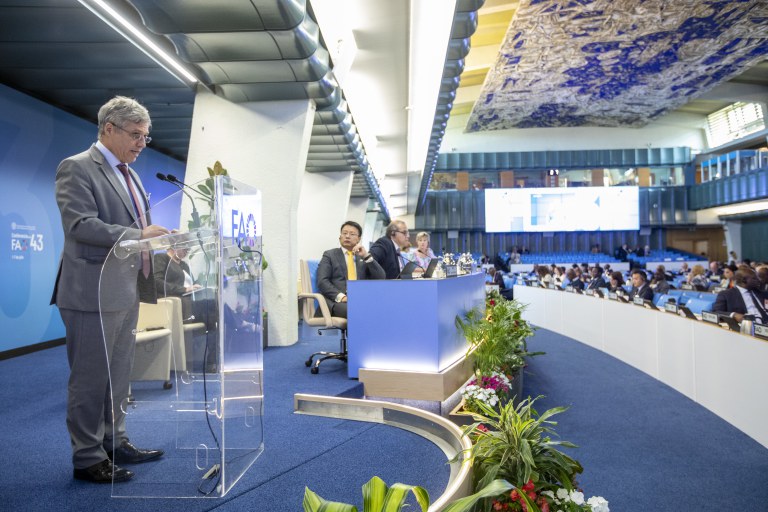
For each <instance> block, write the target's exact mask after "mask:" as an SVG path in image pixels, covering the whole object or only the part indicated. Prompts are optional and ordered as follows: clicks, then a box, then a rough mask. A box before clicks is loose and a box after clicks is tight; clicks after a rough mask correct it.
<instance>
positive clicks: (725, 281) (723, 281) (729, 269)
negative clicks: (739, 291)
mask: <svg viewBox="0 0 768 512" xmlns="http://www.w3.org/2000/svg"><path fill="white" fill-rule="evenodd" d="M736 270H738V268H737V267H736V265H734V264H732V263H729V264H728V265H725V266H724V267H723V276H722V277H721V278H720V286H721V287H723V288H733V275H734V274H735V273H736Z"/></svg>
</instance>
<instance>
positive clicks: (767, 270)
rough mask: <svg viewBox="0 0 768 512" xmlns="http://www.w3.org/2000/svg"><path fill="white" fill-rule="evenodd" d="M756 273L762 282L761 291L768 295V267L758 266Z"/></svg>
mask: <svg viewBox="0 0 768 512" xmlns="http://www.w3.org/2000/svg"><path fill="white" fill-rule="evenodd" d="M756 273H757V278H758V279H759V280H760V291H761V292H763V293H764V294H768V265H764V264H763V265H758V266H757V271H756Z"/></svg>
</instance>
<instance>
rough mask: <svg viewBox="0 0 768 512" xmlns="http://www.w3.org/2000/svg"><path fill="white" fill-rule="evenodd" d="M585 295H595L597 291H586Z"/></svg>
mask: <svg viewBox="0 0 768 512" xmlns="http://www.w3.org/2000/svg"><path fill="white" fill-rule="evenodd" d="M584 293H586V294H587V295H594V294H595V290H586V291H585V292H584Z"/></svg>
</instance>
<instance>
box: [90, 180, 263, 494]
mask: <svg viewBox="0 0 768 512" xmlns="http://www.w3.org/2000/svg"><path fill="white" fill-rule="evenodd" d="M178 186H179V189H180V190H179V191H178V192H176V193H174V194H172V195H171V196H169V197H168V198H166V199H164V200H163V201H161V202H159V203H158V204H156V205H153V206H152V207H151V209H150V213H149V215H150V219H149V220H150V221H151V222H152V223H154V224H159V225H163V226H166V227H168V228H169V229H170V228H172V229H173V230H174V231H173V233H172V234H170V235H166V236H161V237H157V238H152V239H146V240H131V239H123V240H120V241H119V242H118V243H117V244H116V245H115V246H114V247H113V250H112V251H111V252H110V255H109V257H108V258H107V261H106V262H105V263H104V267H103V269H102V273H101V282H100V287H99V299H100V307H101V310H102V324H103V325H105V329H104V331H105V333H106V334H105V338H107V337H108V336H109V331H108V329H107V328H106V324H105V321H106V320H105V314H106V313H104V312H106V311H110V310H114V303H115V301H116V300H117V301H118V302H119V298H117V299H116V297H119V293H116V290H120V289H121V288H120V287H121V286H128V285H131V284H132V285H135V284H136V276H137V274H138V273H139V272H141V270H140V269H142V265H144V263H143V262H144V261H147V257H150V258H152V261H153V262H154V272H153V275H154V280H155V288H156V291H157V297H158V304H156V305H155V304H143V303H142V304H141V308H140V312H139V322H138V326H137V329H136V344H135V351H136V356H135V361H136V364H135V365H134V369H133V374H132V376H131V381H130V394H129V395H128V396H127V397H120V396H114V395H113V404H114V406H113V411H115V414H114V415H113V416H114V417H115V421H116V422H117V421H122V419H121V418H122V417H124V421H125V427H126V428H125V431H126V435H127V436H128V437H129V438H130V440H131V442H132V443H133V444H135V445H136V446H139V447H141V448H159V449H163V450H164V451H165V454H164V455H163V456H162V457H161V458H159V459H157V460H155V461H152V462H146V463H143V464H137V465H135V466H134V465H132V464H126V463H124V462H123V463H121V461H120V460H119V459H118V460H116V461H115V463H116V464H117V465H119V466H121V467H125V468H127V469H130V470H131V471H134V473H135V476H134V477H133V478H132V479H131V480H129V481H127V482H114V483H113V486H112V495H113V496H124V497H220V496H224V495H225V494H227V492H229V490H230V489H232V486H233V485H235V483H237V481H238V480H239V479H240V478H241V477H242V476H243V474H244V473H245V471H246V470H247V469H248V468H249V467H250V466H251V464H253V463H254V461H255V460H256V458H257V457H258V456H259V455H260V454H261V452H262V451H263V450H264V442H263V439H264V437H263V420H262V412H263V385H262V372H263V352H262V302H261V301H262V289H261V286H262V266H261V263H262V254H261V240H262V224H261V192H260V191H259V190H256V189H254V188H252V187H250V186H248V185H245V184H243V183H239V182H236V181H234V180H231V179H229V178H228V177H226V176H216V177H213V178H209V179H208V180H205V181H203V182H200V183H197V184H194V185H190V186H186V185H184V186H182V185H181V184H179V185H178ZM134 227H136V226H134ZM130 233H133V234H134V235H135V233H136V232H135V231H131V230H129V231H127V232H126V236H127V235H128V234H130ZM162 329H166V330H162ZM161 330H162V331H161ZM161 333H169V334H167V335H162V336H161V335H160V334H161ZM106 342H107V340H106V339H105V343H106ZM168 345H170V347H171V350H170V351H168V350H167V346H168ZM162 347H166V349H165V350H162V349H161V348H162ZM169 354H170V356H169ZM141 365H152V366H153V368H155V370H156V371H153V372H150V373H151V374H152V375H154V377H150V378H149V379H146V376H147V375H148V373H146V372H143V373H142V371H141V368H138V366H141ZM165 365H167V366H165ZM164 368H167V372H166V371H164ZM158 372H159V373H158ZM165 373H167V374H168V375H167V378H166V377H165ZM137 375H138V376H137ZM159 375H162V377H160V376H159ZM112 378H115V376H114V375H113V377H112ZM152 379H157V380H152ZM113 389H114V388H113Z"/></svg>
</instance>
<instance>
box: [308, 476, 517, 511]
mask: <svg viewBox="0 0 768 512" xmlns="http://www.w3.org/2000/svg"><path fill="white" fill-rule="evenodd" d="M512 488H513V486H512V485H511V484H510V483H509V482H505V481H504V480H496V481H493V482H491V483H489V484H488V485H487V486H485V487H484V488H483V489H481V490H480V491H478V492H476V493H475V494H472V495H471V496H466V497H464V498H460V499H458V500H456V501H453V502H452V503H450V504H448V505H447V506H446V507H445V508H444V509H443V512H469V511H470V510H472V508H473V507H474V505H475V503H477V502H478V501H479V500H481V499H483V498H488V497H490V496H498V495H499V494H503V493H506V492H508V491H509V490H510V489H512ZM409 492H411V493H413V495H414V496H415V497H416V501H417V503H418V505H419V507H420V508H421V511H422V512H427V509H428V508H429V504H430V501H429V493H428V492H427V491H426V489H424V488H423V487H419V486H415V485H406V484H400V483H397V484H393V485H392V486H391V487H388V486H387V484H385V483H384V481H383V480H382V479H381V478H379V477H377V476H374V477H373V478H371V479H370V480H369V481H368V482H367V483H365V484H364V485H363V512H399V511H400V510H402V509H403V508H404V507H406V506H407V505H406V503H405V499H406V498H407V496H408V493H409ZM303 505H304V512H357V507H355V506H353V505H350V504H347V503H340V502H335V501H328V500H325V499H323V498H321V497H320V496H318V495H317V494H315V493H314V492H312V491H311V490H309V489H308V488H305V489H304V503H303Z"/></svg>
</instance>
